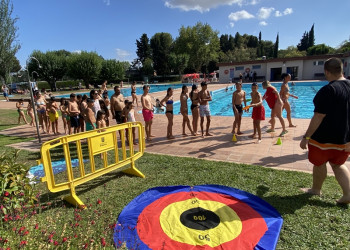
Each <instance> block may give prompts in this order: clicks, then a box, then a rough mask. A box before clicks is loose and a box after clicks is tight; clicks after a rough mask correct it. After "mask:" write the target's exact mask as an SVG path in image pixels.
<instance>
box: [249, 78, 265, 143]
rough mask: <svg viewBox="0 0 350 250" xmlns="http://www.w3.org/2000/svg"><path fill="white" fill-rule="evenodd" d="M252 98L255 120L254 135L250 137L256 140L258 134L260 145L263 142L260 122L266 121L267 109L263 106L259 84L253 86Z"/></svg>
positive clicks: (253, 117)
mask: <svg viewBox="0 0 350 250" xmlns="http://www.w3.org/2000/svg"><path fill="white" fill-rule="evenodd" d="M251 97H252V102H251V104H250V106H251V107H253V113H252V119H253V127H254V133H253V134H252V135H251V136H250V137H251V138H256V133H257V132H258V141H257V143H260V142H261V128H260V121H262V120H265V108H264V106H263V105H262V97H261V94H260V93H259V92H258V84H257V83H253V84H252V93H251Z"/></svg>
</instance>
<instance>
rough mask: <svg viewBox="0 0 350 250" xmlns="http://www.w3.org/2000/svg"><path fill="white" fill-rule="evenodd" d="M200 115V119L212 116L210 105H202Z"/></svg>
mask: <svg viewBox="0 0 350 250" xmlns="http://www.w3.org/2000/svg"><path fill="white" fill-rule="evenodd" d="M199 115H200V117H205V116H210V109H209V105H200V106H199Z"/></svg>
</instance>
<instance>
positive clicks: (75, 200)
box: [63, 192, 86, 209]
mask: <svg viewBox="0 0 350 250" xmlns="http://www.w3.org/2000/svg"><path fill="white" fill-rule="evenodd" d="M63 199H64V200H65V201H67V202H68V203H70V204H72V205H73V206H77V207H79V208H81V209H86V206H85V204H84V203H83V202H82V201H81V200H80V199H79V197H78V196H77V195H76V194H75V192H71V194H70V195H68V196H66V197H64V198H63Z"/></svg>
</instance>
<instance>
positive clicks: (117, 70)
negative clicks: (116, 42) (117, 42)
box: [100, 59, 125, 82]
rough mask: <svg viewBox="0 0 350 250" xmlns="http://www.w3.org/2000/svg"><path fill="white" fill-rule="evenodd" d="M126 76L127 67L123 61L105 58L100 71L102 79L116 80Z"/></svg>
mask: <svg viewBox="0 0 350 250" xmlns="http://www.w3.org/2000/svg"><path fill="white" fill-rule="evenodd" d="M124 76H125V69H124V65H123V63H121V62H119V61H116V60H113V59H110V60H103V61H102V67H101V72H100V79H101V80H107V81H109V82H114V81H116V80H122V79H124Z"/></svg>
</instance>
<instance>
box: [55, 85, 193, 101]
mask: <svg viewBox="0 0 350 250" xmlns="http://www.w3.org/2000/svg"><path fill="white" fill-rule="evenodd" d="M186 85H187V86H191V84H186ZM149 86H150V90H149V93H154V92H159V91H165V90H167V89H168V88H173V89H178V88H181V87H182V84H152V85H149ZM142 88H143V87H142V86H141V87H137V88H136V95H142V94H143V89H142ZM121 93H122V95H123V96H124V97H129V96H131V88H130V87H128V88H122V89H121ZM79 94H81V95H84V94H86V95H87V96H89V97H90V92H86V93H79ZM113 94H114V90H108V97H109V98H111V96H112V95H113ZM69 95H70V94H68V95H60V96H57V98H61V97H65V98H69Z"/></svg>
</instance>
